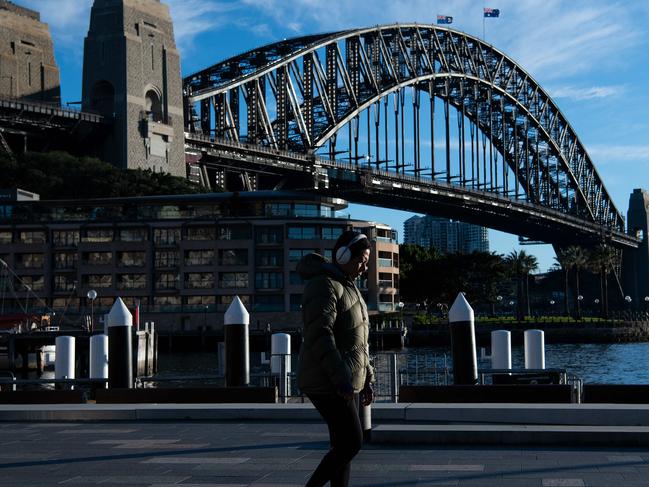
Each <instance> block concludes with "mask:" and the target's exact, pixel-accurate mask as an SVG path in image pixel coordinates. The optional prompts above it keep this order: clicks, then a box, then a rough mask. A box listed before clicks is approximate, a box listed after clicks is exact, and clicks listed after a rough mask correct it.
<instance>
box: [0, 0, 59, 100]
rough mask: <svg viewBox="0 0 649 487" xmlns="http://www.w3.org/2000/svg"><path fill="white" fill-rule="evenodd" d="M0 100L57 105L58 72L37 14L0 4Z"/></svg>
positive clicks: (4, 0) (0, 1)
mask: <svg viewBox="0 0 649 487" xmlns="http://www.w3.org/2000/svg"><path fill="white" fill-rule="evenodd" d="M0 96H3V97H9V98H22V99H29V100H34V101H39V102H46V103H56V104H59V103H61V87H60V80H59V68H58V67H57V65H56V61H55V60H54V45H53V44H52V36H51V34H50V31H49V28H48V26H47V24H44V23H43V22H41V18H40V14H39V13H38V12H35V11H33V10H29V9H27V8H23V7H19V6H18V5H15V4H14V3H12V2H9V1H7V0H0Z"/></svg>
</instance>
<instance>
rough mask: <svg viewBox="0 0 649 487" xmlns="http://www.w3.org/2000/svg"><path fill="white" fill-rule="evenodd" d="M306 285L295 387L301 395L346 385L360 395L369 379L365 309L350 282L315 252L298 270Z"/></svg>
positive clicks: (367, 324)
mask: <svg viewBox="0 0 649 487" xmlns="http://www.w3.org/2000/svg"><path fill="white" fill-rule="evenodd" d="M297 271H298V273H299V274H300V276H301V277H302V278H303V279H305V280H307V279H308V282H307V284H306V286H305V288H304V294H303V295H302V318H303V320H304V332H303V337H304V338H303V342H302V346H301V347H300V367H299V372H298V385H299V387H300V390H301V391H302V392H305V393H314V394H318V393H332V392H334V391H335V390H336V386H337V385H339V384H341V383H344V382H348V383H350V384H351V385H352V386H353V387H354V392H360V391H361V390H362V389H363V387H364V385H365V382H366V379H369V381H370V382H371V381H373V379H374V374H373V370H372V367H371V365H370V359H369V346H368V334H369V319H368V317H367V306H365V301H363V298H362V296H361V293H360V292H359V291H358V288H357V287H356V285H355V284H354V282H353V281H352V280H350V279H349V278H347V277H346V276H345V275H343V273H342V272H341V271H340V269H338V267H336V266H335V265H334V264H331V263H329V262H327V261H326V260H325V258H324V257H322V256H321V255H318V254H309V255H306V256H304V257H303V258H302V260H301V261H300V262H299V264H298V266H297Z"/></svg>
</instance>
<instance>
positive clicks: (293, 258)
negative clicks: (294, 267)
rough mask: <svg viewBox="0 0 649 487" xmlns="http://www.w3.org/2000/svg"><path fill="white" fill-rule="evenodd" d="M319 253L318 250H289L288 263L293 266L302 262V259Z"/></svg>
mask: <svg viewBox="0 0 649 487" xmlns="http://www.w3.org/2000/svg"><path fill="white" fill-rule="evenodd" d="M316 253H318V249H288V261H289V263H291V264H294V263H297V262H300V260H302V257H304V256H305V255H309V254H316Z"/></svg>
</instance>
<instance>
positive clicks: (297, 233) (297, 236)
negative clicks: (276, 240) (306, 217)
mask: <svg viewBox="0 0 649 487" xmlns="http://www.w3.org/2000/svg"><path fill="white" fill-rule="evenodd" d="M288 238H289V239H291V240H316V239H317V238H319V237H318V229H317V228H316V227H315V226H312V225H305V226H302V225H300V226H290V227H288Z"/></svg>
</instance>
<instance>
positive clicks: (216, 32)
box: [14, 0, 649, 271]
mask: <svg viewBox="0 0 649 487" xmlns="http://www.w3.org/2000/svg"><path fill="white" fill-rule="evenodd" d="M14 1H15V2H16V3H18V4H20V5H23V6H26V7H30V8H33V9H35V10H38V11H40V12H41V18H42V20H43V21H44V22H47V23H48V24H49V25H50V29H51V31H52V35H53V38H54V42H55V49H56V58H57V62H58V65H59V68H60V70H61V83H62V97H63V100H64V101H65V102H69V101H78V100H79V99H80V98H81V69H82V58H83V39H84V37H85V35H86V33H87V29H88V22H89V18H90V17H89V16H90V7H91V5H92V0H14ZM163 1H164V3H167V4H168V5H169V6H170V7H171V13H172V16H173V18H174V26H175V33H176V42H177V44H178V46H179V48H180V50H181V53H182V72H183V75H188V74H190V73H193V72H195V71H198V70H199V69H202V68H204V67H207V66H210V65H212V64H215V63H216V62H218V61H221V60H223V59H226V58H228V57H231V56H234V55H236V54H238V53H241V52H244V51H247V50H248V49H251V48H253V47H256V46H259V45H263V44H268V43H271V42H274V41H277V40H281V39H283V38H288V37H295V36H300V35H305V34H312V33H316V32H327V31H333V30H339V29H345V28H353V27H366V26H371V25H377V24H391V23H395V22H419V23H422V24H425V23H434V22H435V19H436V16H437V15H438V14H441V15H449V16H452V17H453V24H452V25H451V27H452V28H455V29H458V30H462V31H464V32H467V33H469V34H472V35H476V36H478V37H482V35H483V18H482V8H483V7H492V8H498V9H500V12H501V13H500V18H498V19H486V22H485V34H486V35H485V37H486V40H487V42H489V43H491V44H493V45H494V46H496V47H497V48H498V49H500V50H501V51H503V52H505V53H506V54H507V55H509V56H510V57H512V58H513V59H514V60H515V61H517V62H518V63H519V64H520V65H521V66H523V68H524V69H526V70H527V71H528V72H529V73H530V74H531V75H532V76H533V77H534V78H535V79H536V81H537V82H538V83H539V84H540V85H541V86H542V87H543V88H544V89H545V90H546V91H547V92H548V93H549V94H550V96H552V97H553V99H554V101H555V102H556V103H557V105H558V106H559V108H560V109H561V110H562V112H563V114H564V115H565V116H566V118H567V119H568V120H569V121H570V123H571V125H572V126H573V128H574V129H575V131H576V133H577V134H578V136H579V138H580V139H581V141H582V142H583V144H584V146H585V147H586V149H587V150H588V153H589V154H590V156H591V158H592V160H593V161H594V162H595V165H596V167H597V170H598V172H599V173H600V175H601V177H602V179H603V181H604V183H605V185H606V188H607V190H608V191H609V193H610V194H611V196H612V198H613V201H614V202H615V205H616V206H617V208H618V209H619V210H620V211H621V212H622V213H623V214H626V210H627V206H628V199H629V194H630V193H631V192H632V191H633V189H634V188H647V187H649V171H648V169H649V117H648V116H647V111H648V110H649V31H648V30H647V25H649V2H647V1H645V0H626V1H604V0H494V1H488V2H486V3H485V2H483V1H480V0H438V1H435V0H426V1H424V0H411V1H403V0H374V2H372V3H373V7H369V6H368V5H369V3H368V2H366V1H360V0H359V1H349V0H292V1H286V0H231V1H220V0H163ZM350 210H351V213H352V216H353V217H355V218H361V219H368V220H376V221H381V222H384V223H387V224H389V225H391V226H393V227H394V228H396V229H397V230H398V231H399V233H400V234H401V233H402V231H403V226H402V224H403V221H404V220H405V219H407V218H409V217H410V216H411V215H412V214H410V213H405V212H398V211H392V210H384V209H376V208H373V207H372V208H370V207H362V206H357V205H352V206H351V207H350ZM490 240H491V249H492V250H495V251H496V252H499V253H504V254H506V253H509V252H510V251H512V250H513V249H515V248H519V247H518V245H517V238H516V237H515V236H511V235H506V234H503V233H500V232H494V231H491V232H490ZM525 250H526V251H527V252H530V253H532V254H534V255H536V256H537V257H538V259H539V263H540V270H543V271H544V270H546V269H547V268H548V267H550V266H551V265H552V264H553V257H554V252H553V251H552V248H551V247H550V246H547V245H543V246H527V247H525Z"/></svg>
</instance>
